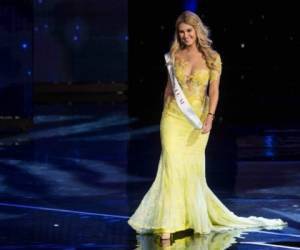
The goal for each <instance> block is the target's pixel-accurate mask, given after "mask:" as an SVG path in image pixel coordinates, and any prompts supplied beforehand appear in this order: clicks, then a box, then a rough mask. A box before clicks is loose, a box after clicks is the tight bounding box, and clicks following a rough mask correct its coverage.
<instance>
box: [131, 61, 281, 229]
mask: <svg viewBox="0 0 300 250" xmlns="http://www.w3.org/2000/svg"><path fill="white" fill-rule="evenodd" d="M216 64H217V65H218V69H216V70H209V69H208V68H203V69H199V70H197V71H195V72H193V73H192V75H190V76H186V75H185V67H186V62H184V61H182V60H181V61H180V60H176V62H175V74H176V77H177V79H178V82H179V84H180V85H181V88H182V89H183V92H184V94H185V96H186V97H187V99H188V101H189V103H190V104H191V106H192V108H193V110H194V112H195V113H196V114H197V115H198V117H199V118H200V120H201V121H202V122H203V121H204V119H205V117H206V116H207V113H208V97H207V94H206V93H207V87H208V84H209V82H210V81H214V80H216V79H218V78H219V77H220V74H221V73H220V72H221V59H220V56H217V58H216ZM160 136H161V145H162V151H161V155H160V159H159V163H158V170H157V174H156V177H155V180H154V182H153V183H152V185H151V187H150V189H149V190H148V192H147V193H146V194H145V196H144V197H143V199H142V201H141V203H140V204H139V206H138V207H137V209H136V211H135V212H134V214H133V215H132V216H131V217H130V218H129V220H128V223H129V225H130V226H131V227H132V228H133V229H135V231H136V232H138V233H140V234H144V233H163V232H168V233H173V232H176V231H181V230H186V229H193V230H194V232H195V233H200V234H207V233H210V232H211V231H223V230H229V229H234V228H236V229H243V228H245V229H246V228H251V227H270V226H275V227H276V226H281V225H284V224H285V223H284V222H283V221H282V220H280V219H267V218H262V217H254V216H251V217H239V216H237V215H235V214H234V213H233V212H231V211H230V210H228V208H226V207H225V206H224V205H223V204H222V202H221V201H220V200H219V199H218V198H217V197H216V196H215V195H214V193H213V192H212V191H211V190H210V188H209V187H208V186H207V183H206V179H205V147H206V144H207V141H208V138H209V133H206V134H202V133H201V132H200V130H198V129H194V127H193V126H192V125H191V123H190V122H189V121H188V120H187V118H186V117H185V116H184V115H183V113H182V112H181V111H180V109H179V108H178V106H177V103H176V100H175V99H174V97H170V98H169V99H168V100H167V101H166V103H165V106H164V109H163V112H162V117H161V123H160ZM216 157H217V156H216Z"/></svg>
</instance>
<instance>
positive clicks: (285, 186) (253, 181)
mask: <svg viewBox="0 0 300 250" xmlns="http://www.w3.org/2000/svg"><path fill="white" fill-rule="evenodd" d="M37 112H38V115H37V116H36V117H35V119H34V121H35V124H36V126H35V128H34V129H33V130H32V131H29V132H27V133H24V134H18V135H8V134H4V133H2V134H1V138H0V170H1V171H0V250H2V249H68V250H69V249H216V250H217V249H260V250H264V249H300V188H299V187H300V185H299V184H300V178H299V177H300V171H299V168H300V161H299V159H300V158H299V154H300V151H299V141H300V140H299V139H300V136H299V135H300V131H299V130H295V129H291V128H289V129H285V130H283V129H281V130H275V129H272V128H267V129H266V128H260V129H257V128H256V129H254V128H247V129H245V128H243V130H241V128H237V127H229V126H224V125H223V124H216V125H215V127H214V131H213V132H212V134H211V138H210V141H209V145H208V148H207V179H208V183H209V185H210V186H211V187H212V189H213V190H214V191H215V193H216V194H217V195H218V196H219V197H220V198H221V200H222V201H223V202H224V203H225V204H226V205H227V206H228V207H229V208H230V209H231V210H233V211H234V212H236V213H237V214H240V215H244V216H247V215H261V216H265V217H280V218H282V219H284V220H285V221H287V222H288V223H289V225H288V227H285V228H284V229H283V230H258V229H257V230H252V231H230V232H224V233H212V234H210V235H204V236H200V235H194V234H193V233H192V232H190V231H186V232H178V233H177V234H175V235H174V241H173V242H172V244H171V246H162V245H161V244H160V243H159V241H157V238H156V237H155V236H153V235H144V236H141V235H136V234H135V232H134V231H133V230H132V229H131V228H130V227H129V226H128V225H127V223H126V220H127V218H128V216H129V215H131V214H132V212H133V211H134V209H135V208H136V206H137V204H138V203H139V202H140V199H141V198H142V196H143V195H144V194H145V192H146V190H147V189H148V188H149V186H150V185H151V183H152V181H153V178H154V176H155V173H156V167H157V163H158V157H159V153H160V140H159V124H158V123H156V124H141V123H140V121H139V120H138V119H137V118H135V117H129V116H128V112H127V107H126V105H120V104H115V105H106V106H105V105H103V104H102V105H101V106H98V107H97V106H95V105H91V106H88V105H80V106H69V107H61V106H57V107H56V106H51V107H47V106H40V107H38V109H37Z"/></svg>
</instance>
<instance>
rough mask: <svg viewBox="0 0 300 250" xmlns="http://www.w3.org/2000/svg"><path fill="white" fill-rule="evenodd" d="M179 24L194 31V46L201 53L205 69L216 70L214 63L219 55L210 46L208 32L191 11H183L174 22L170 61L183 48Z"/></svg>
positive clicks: (210, 41)
mask: <svg viewBox="0 0 300 250" xmlns="http://www.w3.org/2000/svg"><path fill="white" fill-rule="evenodd" d="M181 23H185V24H188V25H191V26H192V27H193V28H194V29H195V32H196V36H197V39H196V46H197V48H198V50H199V51H200V52H202V53H203V55H204V58H205V61H206V64H207V67H208V68H209V69H211V70H218V67H217V65H216V64H215V62H216V58H217V57H218V56H219V54H218V52H217V51H215V50H214V49H213V48H212V46H211V45H212V40H211V39H210V38H209V36H210V30H209V28H208V27H207V26H206V25H204V24H203V22H202V21H201V19H200V17H199V16H198V15H197V14H195V13H194V12H191V11H184V12H183V13H182V14H181V15H180V16H179V17H178V18H177V20H176V24H175V35H174V40H173V43H172V45H171V48H170V54H171V58H172V60H173V61H174V60H175V54H176V52H177V51H178V50H180V49H183V48H184V44H182V43H181V40H180V38H179V32H178V28H179V25H180V24H181Z"/></svg>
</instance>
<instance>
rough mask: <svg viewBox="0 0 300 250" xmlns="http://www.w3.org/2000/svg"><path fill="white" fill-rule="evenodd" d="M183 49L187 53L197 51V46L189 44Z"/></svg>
mask: <svg viewBox="0 0 300 250" xmlns="http://www.w3.org/2000/svg"><path fill="white" fill-rule="evenodd" d="M184 50H185V51H186V53H188V54H190V53H195V52H198V48H197V46H196V44H192V45H190V46H186V47H185V48H184Z"/></svg>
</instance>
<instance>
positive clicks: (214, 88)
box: [202, 56, 222, 133]
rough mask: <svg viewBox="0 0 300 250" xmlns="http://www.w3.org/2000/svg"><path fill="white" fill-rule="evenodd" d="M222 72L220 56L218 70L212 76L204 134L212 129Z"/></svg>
mask: <svg viewBox="0 0 300 250" xmlns="http://www.w3.org/2000/svg"><path fill="white" fill-rule="evenodd" d="M221 71H222V63H221V59H220V56H218V57H217V59H216V69H213V70H212V72H211V76H210V82H209V91H208V95H209V105H208V106H209V109H208V115H207V117H206V119H205V121H204V126H203V128H202V133H208V132H209V131H210V130H211V128H212V124H213V119H214V116H215V112H216V109H217V105H218V101H219V85H220V78H221Z"/></svg>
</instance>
